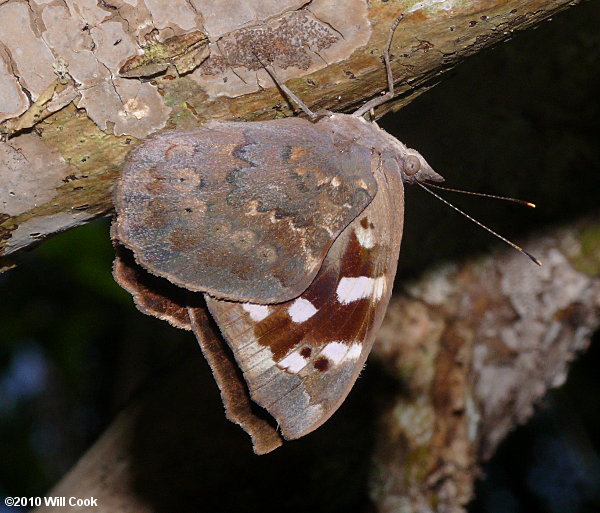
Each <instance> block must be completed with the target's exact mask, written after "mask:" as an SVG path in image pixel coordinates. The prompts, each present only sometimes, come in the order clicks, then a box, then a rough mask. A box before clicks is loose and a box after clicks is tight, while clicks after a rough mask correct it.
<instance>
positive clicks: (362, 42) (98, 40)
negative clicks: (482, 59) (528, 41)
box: [0, 0, 575, 256]
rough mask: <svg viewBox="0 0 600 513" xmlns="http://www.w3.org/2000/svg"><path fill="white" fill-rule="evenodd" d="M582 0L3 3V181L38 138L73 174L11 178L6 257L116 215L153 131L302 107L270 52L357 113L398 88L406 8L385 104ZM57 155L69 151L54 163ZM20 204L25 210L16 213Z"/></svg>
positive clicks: (1, 250) (3, 241) (318, 99)
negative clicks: (36, 183)
mask: <svg viewBox="0 0 600 513" xmlns="http://www.w3.org/2000/svg"><path fill="white" fill-rule="evenodd" d="M574 3H575V2H572V1H567V0H531V1H528V2H517V1H516V0H513V1H509V2H500V3H490V2H471V3H464V2H458V1H451V2H441V3H440V2H412V3H410V4H409V5H406V4H403V5H402V6H398V5H397V4H395V3H391V2H382V3H378V2H376V3H371V4H367V3H366V2H365V1H364V0H352V3H351V4H348V6H347V7H345V8H344V9H343V10H342V9H339V6H338V5H337V4H336V3H335V2H332V1H331V0H312V1H309V2H297V1H292V0H289V1H280V2H273V1H268V0H263V1H260V2H247V3H242V4H241V5H240V4H239V3H238V4H236V9H235V12H234V13H232V16H231V17H228V16H224V15H223V12H222V10H221V6H222V4H221V3H220V2H210V1H200V0H192V1H189V2H188V1H183V0H182V1H180V2H175V1H173V2H171V3H169V4H164V3H163V2H157V1H150V0H148V1H147V2H146V3H143V2H139V3H138V4H137V5H136V6H135V7H133V6H132V5H131V3H130V2H127V1H125V0H111V1H109V2H99V3H98V2H94V1H91V0H90V1H85V2H82V1H76V2H75V1H67V2H65V3H64V4H56V3H53V2H52V3H48V2H38V1H34V0H32V1H31V2H29V3H25V2H22V1H20V0H9V1H7V2H4V3H2V4H1V5H0V18H1V19H2V20H3V23H2V24H1V25H0V88H1V89H0V133H2V134H3V140H2V142H0V149H1V151H0V155H2V157H0V158H1V160H0V182H2V183H13V184H18V183H19V180H17V179H16V178H15V177H18V176H20V175H19V173H20V171H19V169H20V168H19V166H18V165H16V167H15V163H14V160H13V159H12V157H10V156H7V155H9V154H11V153H13V152H14V148H16V147H22V148H24V147H25V146H26V145H25V143H24V142H21V139H24V138H27V137H30V138H31V137H36V138H37V141H38V143H39V144H35V145H31V146H30V147H28V149H27V150H26V151H25V150H23V149H22V150H21V155H22V157H23V158H25V159H26V160H28V161H30V162H38V163H39V167H38V168H37V169H36V174H37V175H38V176H43V175H46V174H49V175H52V176H54V174H55V169H51V168H54V167H55V163H56V158H58V162H59V166H58V167H59V168H60V169H62V178H61V180H59V182H57V183H54V182H53V183H50V182H48V183H45V184H40V188H39V189H38V191H37V193H36V194H37V196H38V197H39V198H44V199H43V200H41V201H37V200H36V201H34V202H31V201H29V200H28V198H30V191H29V189H28V185H27V184H25V185H24V189H21V188H20V187H15V186H11V188H10V190H6V189H5V188H2V189H0V256H7V255H10V254H13V253H15V252H16V251H18V250H21V249H24V248H27V247H29V246H31V245H34V244H36V243H38V242H39V241H40V240H43V239H44V238H46V237H48V236H50V235H52V234H54V233H58V232H61V231H64V230H66V229H68V228H70V227H72V226H76V225H79V224H82V223H85V222H87V221H89V220H90V219H92V218H94V217H97V216H99V215H104V214H107V213H110V211H111V203H112V202H111V186H112V183H113V181H114V179H115V178H116V176H117V174H118V170H119V167H120V165H121V164H122V162H123V160H124V158H125V155H126V154H127V152H128V151H129V150H130V149H131V147H132V145H134V144H135V143H136V141H137V140H138V139H142V138H144V137H146V136H147V135H149V134H151V133H153V132H155V131H156V130H159V129H161V128H190V127H193V126H196V125H198V124H199V123H202V122H204V121H206V120H208V119H241V120H254V119H269V118H273V117H277V116H281V115H282V114H284V115H289V114H291V112H290V106H289V104H288V102H287V100H286V99H284V98H283V97H282V96H281V94H280V92H279V91H278V89H277V88H275V87H273V84H272V81H271V80H270V79H269V77H268V75H267V74H266V73H265V72H264V70H262V69H260V68H261V67H262V65H261V63H260V62H259V61H262V62H263V63H269V64H272V65H273V66H274V68H275V70H276V72H277V74H278V75H279V76H280V77H281V78H282V79H283V80H285V81H287V82H288V85H289V86H290V87H291V88H292V89H293V90H294V91H295V92H296V93H297V94H298V95H299V96H300V97H301V98H302V99H303V101H304V102H305V103H307V104H308V105H309V106H311V107H312V108H314V109H315V110H318V109H320V108H329V109H332V110H335V111H344V110H351V109H353V108H355V107H356V106H358V105H359V104H360V102H362V101H364V100H366V99H368V98H370V97H372V96H374V95H376V94H378V93H380V92H381V91H383V90H384V89H385V72H384V67H383V66H382V63H381V59H380V56H381V51H382V48H383V46H384V44H385V41H386V39H387V36H388V29H389V27H390V25H391V23H392V21H393V20H394V19H395V18H396V17H397V16H398V15H399V14H400V13H403V14H404V15H405V17H404V19H403V21H402V24H401V28H400V29H399V30H398V31H397V33H396V34H395V37H394V44H393V47H392V53H393V58H392V61H393V62H392V65H393V69H394V77H395V80H396V82H397V83H398V84H401V85H399V88H398V91H397V92H398V94H399V95H400V97H401V98H400V99H398V101H397V102H396V104H395V106H394V105H392V104H387V105H384V106H382V108H381V109H380V110H379V111H378V112H377V116H379V115H382V114H383V113H384V112H386V111H388V110H390V109H391V108H395V107H400V106H402V105H405V104H406V103H408V102H409V101H411V99H413V98H414V97H416V96H417V95H418V94H420V93H421V92H423V91H425V90H426V89H427V88H428V87H430V86H431V81H432V80H433V79H435V78H436V77H437V76H438V75H439V74H440V73H442V72H444V71H446V70H448V69H450V68H451V67H453V66H454V65H456V64H457V63H459V62H460V61H461V60H463V59H464V58H466V57H467V56H469V55H471V54H473V53H476V52H477V51H479V50H481V49H483V48H486V47H488V46H490V45H492V44H494V43H497V42H499V41H502V40H504V39H506V38H507V37H509V36H510V35H511V34H512V32H513V31H515V30H521V29H524V28H527V27H529V26H531V25H533V24H536V23H539V22H540V21H541V20H543V19H546V18H548V17H549V16H551V15H552V14H554V13H556V12H557V11H560V10H562V9H565V8H567V7H568V6H569V5H573V4H574ZM232 5H233V4H232ZM350 7H352V8H350ZM205 38H206V39H205ZM275 49H276V51H274V50H275ZM204 59H206V60H204ZM31 63H35V66H32V65H31ZM132 68H133V69H135V70H136V72H134V73H131V69H132ZM121 70H123V71H122V72H121ZM127 76H128V77H129V78H126V77H127ZM32 128H33V129H34V131H33V132H32ZM49 154H51V155H53V156H56V155H57V156H58V157H53V158H52V159H51V160H49V161H48V162H47V163H46V164H44V161H45V160H46V158H47V155H49ZM60 182H62V183H60ZM14 202H17V203H19V204H21V205H25V204H27V205H28V208H27V209H25V210H22V211H21V212H19V213H18V214H14V213H11V210H9V209H10V208H14V207H13V204H14ZM40 229H41V230H42V231H40ZM17 230H19V232H17ZM31 233H35V234H36V235H35V236H31ZM13 238H14V240H12V239H13Z"/></svg>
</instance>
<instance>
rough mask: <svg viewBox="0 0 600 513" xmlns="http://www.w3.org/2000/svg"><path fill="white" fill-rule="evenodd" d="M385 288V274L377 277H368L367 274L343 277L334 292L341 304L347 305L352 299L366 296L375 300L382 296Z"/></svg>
mask: <svg viewBox="0 0 600 513" xmlns="http://www.w3.org/2000/svg"><path fill="white" fill-rule="evenodd" d="M385 288H386V282H385V276H379V277H377V278H368V277H367V276H359V277H357V278H346V277H344V278H342V279H341V280H340V282H339V283H338V286H337V290H336V294H337V299H338V301H339V302H340V303H342V304H343V305H347V304H348V303H352V301H358V300H359V299H366V298H371V300H372V301H377V300H379V299H381V297H382V296H383V293H384V291H385Z"/></svg>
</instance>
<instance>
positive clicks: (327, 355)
mask: <svg viewBox="0 0 600 513" xmlns="http://www.w3.org/2000/svg"><path fill="white" fill-rule="evenodd" d="M399 21H400V19H398V20H397V21H396V23H395V24H394V26H393V27H392V29H391V31H390V37H389V41H388V44H387V46H386V48H385V51H384V58H385V62H386V66H387V71H388V84H389V91H388V93H387V94H385V95H384V96H381V97H379V98H376V99H374V100H371V101H370V102H368V103H367V104H365V105H364V106H363V107H361V108H360V109H359V110H358V111H357V112H356V113H354V114H352V115H348V114H334V113H331V112H324V113H319V115H316V114H313V113H312V112H311V111H310V110H309V109H308V108H307V107H306V106H305V105H304V104H303V103H302V102H301V101H300V100H299V99H297V98H296V97H295V95H293V93H292V92H291V91H289V90H288V89H287V88H286V87H285V86H284V85H283V84H279V85H280V87H281V88H282V89H283V90H284V91H285V92H286V94H288V95H289V96H290V98H292V99H293V100H294V101H295V102H296V103H297V104H298V105H299V106H300V107H301V108H302V109H303V110H304V111H305V112H306V113H307V114H308V115H309V117H310V118H311V119H310V120H307V119H301V118H288V119H280V120H273V121H265V122H248V123H234V122H216V121H213V122H209V123H207V124H205V125H203V126H202V127H199V128H197V129H195V130H190V131H170V132H164V133H162V134H159V135H157V136H155V137H153V138H150V139H148V140H146V141H144V142H143V143H142V144H140V145H139V146H137V147H136V148H135V149H134V150H133V151H132V152H131V154H130V156H129V158H128V162H127V164H126V166H125V168H124V170H123V173H122V176H121V179H120V181H119V185H118V188H117V194H116V199H115V207H116V210H117V217H116V219H115V222H114V224H113V239H114V240H115V243H116V244H117V246H118V252H117V261H116V264H115V272H114V274H115V277H116V279H117V281H118V282H119V283H121V285H123V286H124V287H125V288H126V289H127V290H129V291H131V292H132V293H133V294H134V297H135V300H136V303H137V305H138V307H139V308H140V309H141V310H142V311H144V312H145V313H149V314H151V315H155V316H157V317H160V318H162V319H166V320H168V321H170V322H171V323H172V324H173V325H175V326H177V327H180V328H184V329H192V330H193V331H194V333H195V334H196V336H197V338H198V340H199V342H200V345H201V347H202V349H203V351H204V354H205V356H206V357H207V359H208V361H209V364H210V365H211V368H212V369H213V373H214V374H215V377H216V379H217V383H218V384H219V387H220V388H221V392H222V396H223V399H224V403H225V406H226V411H227V415H228V417H229V418H230V419H231V420H233V421H235V422H238V423H239V424H241V425H242V427H243V428H244V429H246V431H248V432H249V433H250V434H251V436H252V438H253V442H254V450H255V452H257V453H264V452H268V451H270V450H272V449H274V448H275V447H277V446H278V445H280V443H281V440H280V438H279V435H278V431H280V432H281V435H282V436H283V437H284V438H285V439H294V438H299V437H301V436H303V435H305V434H307V433H309V432H311V431H313V430H314V429H316V428H317V427H318V426H320V425H321V424H322V423H323V422H325V421H326V420H327V419H328V418H329V417H330V416H331V415H332V414H333V413H334V412H335V411H336V409H337V408H338V407H339V406H340V404H341V403H342V402H343V401H344V399H345V397H346V396H347V395H348V393H349V391H350V389H351V388H352V385H353V384H354V382H355V380H356V378H357V376H358V374H359V373H360V371H361V369H362V367H363V364H364V362H365V360H366V358H367V356H368V354H369V351H370V349H371V346H372V344H373V341H374V338H375V335H376V333H377V330H378V329H379V327H380V325H381V322H382V320H383V316H384V314H385V311H386V308H387V305H388V301H389V298H390V294H391V290H392V285H393V282H394V276H395V273H396V264H397V260H398V255H399V252H400V240H401V236H402V225H403V211H404V191H403V182H407V183H410V182H415V181H419V182H421V181H427V180H432V181H441V180H442V178H441V177H440V176H439V175H438V174H436V173H435V172H434V171H433V170H432V169H431V168H430V166H429V165H428V164H427V163H426V161H425V160H424V159H423V157H422V156H421V155H420V154H419V153H418V152H416V151H415V150H412V149H409V148H407V147H406V146H405V145H404V144H402V143H401V142H400V141H398V140H397V139H395V138H394V137H392V136H391V135H390V134H388V133H386V132H385V131H383V130H382V129H381V128H379V127H378V126H377V124H376V123H374V122H369V121H367V120H365V119H364V117H363V115H364V114H365V113H367V112H368V111H369V110H371V109H372V108H374V107H376V106H378V105H380V104H381V103H384V102H385V101H387V100H388V99H390V98H391V97H393V80H392V77H391V71H390V65H389V47H390V44H391V38H392V35H393V31H394V30H395V28H396V26H397V24H398V22H399ZM123 246H124V248H127V250H130V252H128V251H127V250H126V249H124V248H123ZM132 256H133V258H132ZM211 317H212V320H211ZM213 321H214V324H213ZM215 325H216V326H215ZM223 339H224V341H225V342H226V344H225V343H223ZM254 405H258V406H260V407H262V408H263V409H264V410H266V412H268V414H269V415H270V416H271V417H272V418H273V419H274V420H275V421H276V423H277V427H278V428H277V429H276V428H275V427H273V426H272V424H269V423H268V422H266V421H265V420H264V418H263V417H262V416H261V414H260V412H258V413H257V411H256V407H255V406H254Z"/></svg>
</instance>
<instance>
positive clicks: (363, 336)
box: [205, 157, 404, 439]
mask: <svg viewBox="0 0 600 513" xmlns="http://www.w3.org/2000/svg"><path fill="white" fill-rule="evenodd" d="M372 166H373V167H374V169H373V170H372V171H370V172H372V173H373V176H374V177H375V178H376V180H377V187H378V192H377V195H376V197H375V199H374V200H373V201H372V202H371V204H370V205H369V206H368V207H367V208H366V209H365V210H364V211H363V212H362V213H361V214H360V215H359V216H358V217H357V218H356V219H355V220H354V221H352V223H350V224H349V225H348V227H347V228H346V229H345V230H344V231H343V232H342V233H341V234H340V236H339V237H338V238H337V239H336V240H335V242H334V243H333V245H332V246H331V248H330V250H329V252H328V253H327V256H326V258H325V260H324V262H323V265H322V267H321V269H320V270H319V273H318V274H317V276H316V278H315V279H314V281H313V282H312V283H311V285H310V286H309V287H308V288H307V289H306V290H305V291H304V293H303V294H302V295H301V296H299V297H297V298H296V299H294V300H292V301H287V302H284V303H279V304H272V305H262V304H252V303H234V302H229V301H225V300H219V299H215V298H211V297H210V296H208V295H206V296H205V297H206V301H207V305H208V307H209V310H210V312H211V314H212V316H213V318H214V319H215V321H216V323H217V324H218V326H219V328H220V330H221V332H222V334H223V335H224V337H225V339H226V341H227V343H228V344H229V346H230V347H231V349H232V351H233V354H234V357H235V359H236V361H237V363H238V365H239V367H240V368H241V370H242V372H243V376H244V379H245V380H246V383H247V385H248V388H249V391H250V395H251V397H252V399H253V400H254V401H255V402H256V403H257V404H259V405H260V406H262V407H263V408H264V409H266V410H267V411H268V412H269V413H270V414H271V415H272V416H273V417H274V418H275V419H276V421H277V422H278V424H279V427H280V429H281V432H282V434H283V436H284V437H285V438H286V439H293V438H299V437H301V436H303V435H305V434H307V433H309V432H310V431H312V430H314V429H316V428H317V427H318V426H320V425H321V424H323V422H325V421H326V420H327V419H328V418H329V417H330V416H331V415H332V414H333V412H335V410H336V409H337V408H338V407H339V406H340V404H341V403H342V402H343V400H344V399H345V397H346V396H347V394H348V392H349V391H350V389H351V387H352V385H353V384H354V382H355V380H356V378H357V377H358V374H359V372H360V370H361V368H362V366H363V364H364V362H365V360H366V358H367V356H368V354H369V352H370V349H371V346H372V344H373V341H374V338H375V334H376V332H377V330H378V328H379V326H380V324H381V321H382V320H383V316H384V314H385V311H386V308H387V305H388V302H389V298H390V294H391V289H392V284H393V281H394V276H395V273H396V265H397V259H398V254H399V251H400V240H401V236H402V223H403V213H404V193H403V186H402V181H401V179H400V174H399V172H398V169H397V164H396V162H395V161H393V160H392V159H385V158H378V157H375V158H374V159H373V163H372Z"/></svg>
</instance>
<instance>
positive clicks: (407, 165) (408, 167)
mask: <svg viewBox="0 0 600 513" xmlns="http://www.w3.org/2000/svg"><path fill="white" fill-rule="evenodd" d="M419 169H421V162H420V161H419V157H416V156H415V155H408V156H407V157H406V160H405V161H404V172H405V173H406V174H407V175H408V176H413V175H416V174H417V173H418V171H419Z"/></svg>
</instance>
